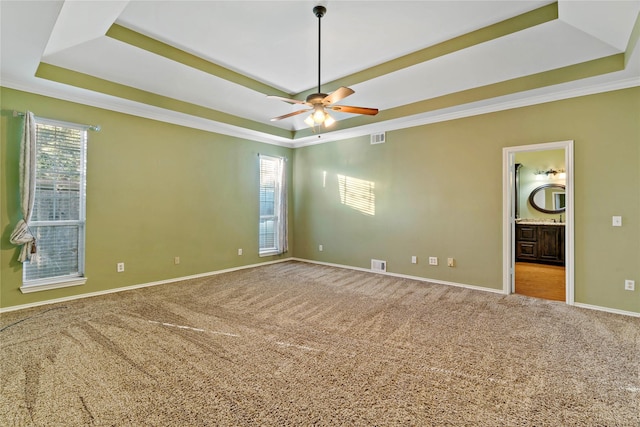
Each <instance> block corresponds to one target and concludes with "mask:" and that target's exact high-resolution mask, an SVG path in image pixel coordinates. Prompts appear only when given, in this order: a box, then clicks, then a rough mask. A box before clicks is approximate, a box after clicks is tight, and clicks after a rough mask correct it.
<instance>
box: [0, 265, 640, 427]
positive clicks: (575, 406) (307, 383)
mask: <svg viewBox="0 0 640 427" xmlns="http://www.w3.org/2000/svg"><path fill="white" fill-rule="evenodd" d="M0 330H1V332H0V340H1V341H0V342H1V345H2V347H1V349H0V369H1V386H2V389H1V394H0V399H1V400H0V425H2V426H13V425H16V426H31V425H34V426H79V425H98V426H142V425H144V426H212V425H230V426H245V425H251V426H253V425H266V426H269V425H273V426H275V425H277V426H281V425H292V426H293V425H295V426H298V425H305V426H306V425H331V426H336V425H348V426H357V425H377V426H383V425H403V426H404V425H414V426H443V425H455V426H634V427H636V426H638V425H639V424H640V378H639V376H640V319H638V318H632V317H625V316H621V315H615V314H610V313H603V312H597V311H591V310H584V309H579V308H573V307H569V306H566V305H565V304H563V303H558V302H551V301H544V300H536V299H532V298H528V297H523V296H519V295H510V296H501V295H498V294H492V293H486V292H478V291H471V290H466V289H461V288H455V287H447V286H442V285H431V284H425V283H421V282H415V281H411V280H405V279H399V278H393V277H387V276H382V275H375V274H371V273H366V272H355V271H350V270H344V269H338V268H332V267H325V266H314V265H310V264H304V263H299V262H287V263H281V264H274V265H269V266H264V267H260V268H254V269H249V270H243V271H238V272H233V273H227V274H222V275H218V276H212V277H209V278H202V279H196V280H190V281H187V282H182V283H176V284H170V285H163V286H156V287H152V288H146V289H139V290H135V291H128V292H122V293H118V294H111V295H107V296H101V297H95V298H88V299H82V300H76V301H73V302H68V303H64V304H57V305H50V306H44V307H38V308H34V309H29V310H22V311H19V312H11V313H5V314H2V315H1V316H0Z"/></svg>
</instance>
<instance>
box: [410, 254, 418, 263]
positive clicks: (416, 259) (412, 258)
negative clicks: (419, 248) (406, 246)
mask: <svg viewBox="0 0 640 427" xmlns="http://www.w3.org/2000/svg"><path fill="white" fill-rule="evenodd" d="M417 263H418V257H417V256H415V255H413V256H412V257H411V264H417Z"/></svg>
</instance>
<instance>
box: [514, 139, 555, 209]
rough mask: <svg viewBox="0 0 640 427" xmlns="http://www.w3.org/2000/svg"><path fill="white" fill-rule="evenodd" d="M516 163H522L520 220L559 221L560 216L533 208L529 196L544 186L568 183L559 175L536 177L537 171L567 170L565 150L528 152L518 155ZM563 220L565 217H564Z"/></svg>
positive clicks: (520, 171)
mask: <svg viewBox="0 0 640 427" xmlns="http://www.w3.org/2000/svg"><path fill="white" fill-rule="evenodd" d="M515 162H516V163H520V164H521V165H522V166H521V167H520V170H519V173H520V191H519V193H518V194H519V196H518V198H519V207H520V218H522V219H526V218H533V219H555V220H559V219H560V215H558V214H548V213H544V212H540V211H539V210H537V209H535V208H534V207H533V206H531V203H530V202H529V195H530V194H531V192H532V191H533V190H535V189H536V188H538V187H539V186H541V185H544V184H562V185H564V184H565V183H566V179H565V178H563V177H561V176H560V175H559V174H558V175H536V172H537V171H546V170H549V169H553V170H559V169H564V170H566V165H565V159H564V150H545V151H527V152H521V153H517V154H516V156H515ZM563 218H565V216H564V215H563Z"/></svg>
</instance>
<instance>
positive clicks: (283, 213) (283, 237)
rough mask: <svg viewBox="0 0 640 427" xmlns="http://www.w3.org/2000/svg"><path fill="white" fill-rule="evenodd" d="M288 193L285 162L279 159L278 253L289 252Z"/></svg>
mask: <svg viewBox="0 0 640 427" xmlns="http://www.w3.org/2000/svg"><path fill="white" fill-rule="evenodd" d="M288 194H289V193H288V192H287V161H286V159H284V158H281V159H280V206H279V207H280V209H279V210H280V221H279V225H280V229H279V230H278V248H279V249H280V253H285V252H287V251H288V250H289V226H288V223H289V220H288V212H289V210H288V208H287V206H288V201H287V199H288Z"/></svg>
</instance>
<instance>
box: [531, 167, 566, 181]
mask: <svg viewBox="0 0 640 427" xmlns="http://www.w3.org/2000/svg"><path fill="white" fill-rule="evenodd" d="M542 175H545V176H546V177H547V178H549V175H553V178H560V179H566V178H567V173H566V171H565V170H564V169H557V170H556V169H551V168H550V169H548V170H546V171H543V170H537V171H536V178H538V177H542ZM556 175H558V176H557V177H556Z"/></svg>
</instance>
